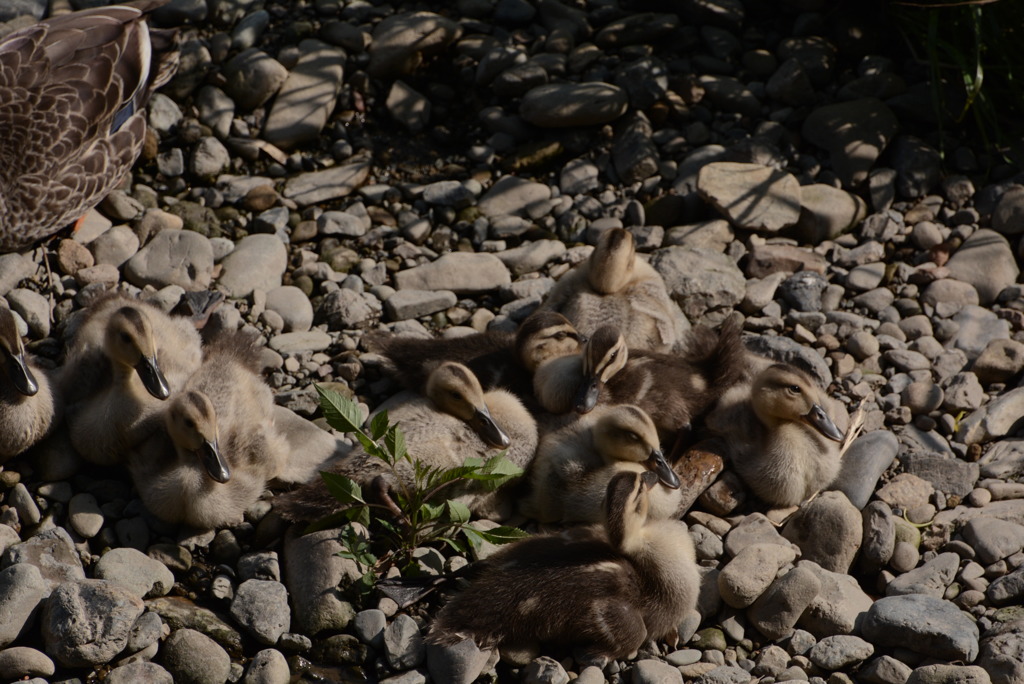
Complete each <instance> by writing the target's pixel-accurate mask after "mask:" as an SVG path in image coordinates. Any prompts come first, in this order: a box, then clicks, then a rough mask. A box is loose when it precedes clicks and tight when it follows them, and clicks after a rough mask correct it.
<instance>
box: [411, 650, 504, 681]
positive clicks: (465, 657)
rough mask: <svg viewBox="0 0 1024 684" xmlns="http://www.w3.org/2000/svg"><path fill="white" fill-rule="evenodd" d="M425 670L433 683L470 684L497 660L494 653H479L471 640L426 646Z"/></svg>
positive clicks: (496, 654) (496, 655) (488, 651)
mask: <svg viewBox="0 0 1024 684" xmlns="http://www.w3.org/2000/svg"><path fill="white" fill-rule="evenodd" d="M426 653H427V668H428V670H429V671H430V676H431V678H432V679H433V680H434V681H435V682H451V684H472V682H474V681H476V679H477V678H478V677H479V676H480V675H481V674H482V673H484V672H486V671H487V670H488V669H490V668H491V667H493V666H494V663H495V662H497V660H498V653H497V652H496V651H490V650H487V651H481V650H480V649H479V648H478V647H477V645H476V643H475V642H474V641H473V640H472V639H464V640H462V641H460V642H458V643H456V644H452V645H451V646H436V645H433V644H431V645H429V646H427V651H426Z"/></svg>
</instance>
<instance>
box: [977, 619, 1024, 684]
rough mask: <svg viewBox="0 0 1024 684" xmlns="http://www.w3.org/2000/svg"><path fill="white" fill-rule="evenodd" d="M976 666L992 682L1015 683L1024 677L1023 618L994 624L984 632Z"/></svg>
mask: <svg viewBox="0 0 1024 684" xmlns="http://www.w3.org/2000/svg"><path fill="white" fill-rule="evenodd" d="M977 662H978V666H979V667H981V668H982V669H984V670H985V671H986V672H988V673H989V676H991V678H992V682H993V684H1015V683H1016V682H1019V681H1021V679H1022V678H1024V620H1014V621H1012V622H1007V623H1003V624H1001V625H997V626H994V627H993V628H992V629H991V630H989V631H988V632H987V633H986V634H985V639H984V641H983V642H982V645H981V654H980V655H979V656H978V661H977Z"/></svg>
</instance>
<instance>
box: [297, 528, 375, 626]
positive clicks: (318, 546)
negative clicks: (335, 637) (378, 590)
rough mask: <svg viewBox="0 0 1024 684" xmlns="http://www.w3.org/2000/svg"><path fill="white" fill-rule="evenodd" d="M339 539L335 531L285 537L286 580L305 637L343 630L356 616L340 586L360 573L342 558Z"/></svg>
mask: <svg viewBox="0 0 1024 684" xmlns="http://www.w3.org/2000/svg"><path fill="white" fill-rule="evenodd" d="M338 536H339V531H338V530H337V529H334V530H323V531H320V532H312V533H310V534H307V535H301V536H300V535H297V534H294V533H291V532H290V533H289V534H288V535H287V536H286V537H285V549H284V580H285V584H286V585H287V587H288V592H289V594H290V595H291V597H292V602H293V603H294V605H295V615H294V619H295V622H296V626H297V627H299V628H300V629H301V630H302V632H303V633H304V634H308V635H311V636H315V635H316V634H319V633H320V632H322V631H325V630H332V631H338V630H343V629H345V628H346V627H348V625H349V623H350V622H351V621H352V619H353V618H354V617H355V610H353V608H352V604H350V603H349V602H348V601H345V600H344V597H343V595H342V592H341V590H340V589H339V588H338V583H339V581H341V580H343V579H346V578H347V579H348V580H354V579H357V578H358V577H360V572H359V568H358V566H356V564H355V562H354V561H352V560H349V559H347V558H342V557H341V556H339V555H338V552H339V551H341V550H342V549H343V548H344V547H343V546H342V544H341V542H340V541H339V539H338Z"/></svg>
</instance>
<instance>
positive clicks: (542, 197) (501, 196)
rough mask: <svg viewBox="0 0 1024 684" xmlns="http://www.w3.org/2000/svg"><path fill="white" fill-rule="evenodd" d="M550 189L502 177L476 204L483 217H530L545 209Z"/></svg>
mask: <svg viewBox="0 0 1024 684" xmlns="http://www.w3.org/2000/svg"><path fill="white" fill-rule="evenodd" d="M549 199H551V189H550V188H549V187H548V186H546V185H544V184H543V183H535V182H533V181H528V180H525V179H523V178H518V177H517V176H511V175H509V176H502V177H501V178H500V179H499V180H498V181H497V182H496V183H495V184H494V185H492V186H491V188H490V189H489V190H488V191H487V192H485V193H484V194H483V196H482V197H481V198H480V201H479V202H477V208H478V209H479V210H480V213H481V214H483V215H484V216H488V217H491V216H507V215H514V216H530V217H533V216H534V214H536V213H537V212H538V211H540V210H542V209H543V208H545V207H546V206H547V204H548V200H549Z"/></svg>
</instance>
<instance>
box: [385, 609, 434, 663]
mask: <svg viewBox="0 0 1024 684" xmlns="http://www.w3.org/2000/svg"><path fill="white" fill-rule="evenodd" d="M384 656H385V657H386V658H387V661H388V664H389V665H390V666H391V667H393V668H394V669H396V670H411V669H412V668H414V667H418V666H419V665H420V664H421V663H422V662H423V659H424V658H425V657H426V647H425V646H424V644H423V636H422V635H421V634H420V628H419V627H418V626H417V624H416V621H415V620H413V619H412V618H411V617H409V616H408V615H405V614H399V615H396V616H395V619H394V620H393V621H392V622H391V624H389V625H388V626H387V628H385V629H384Z"/></svg>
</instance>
